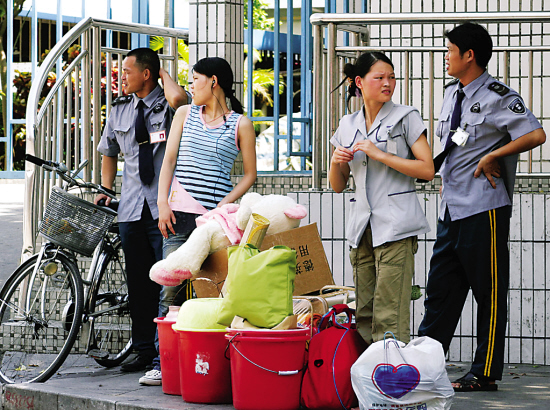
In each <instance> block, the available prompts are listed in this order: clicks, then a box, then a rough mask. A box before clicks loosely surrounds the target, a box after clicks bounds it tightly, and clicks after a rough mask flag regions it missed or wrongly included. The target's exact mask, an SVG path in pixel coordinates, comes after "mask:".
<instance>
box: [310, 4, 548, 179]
mask: <svg viewBox="0 0 550 410" xmlns="http://www.w3.org/2000/svg"><path fill="white" fill-rule="evenodd" d="M463 21H474V22H479V23H480V24H486V25H487V27H488V30H489V33H491V35H492V36H493V39H494V43H495V47H494V52H493V58H492V60H491V62H490V63H489V67H488V71H489V73H491V74H492V75H493V76H494V77H495V78H497V79H499V80H501V81H503V82H504V83H506V84H509V85H510V86H511V87H512V88H514V89H515V90H517V91H518V92H520V93H521V94H522V95H523V98H524V100H525V102H526V104H527V106H528V107H529V108H530V109H531V111H533V113H534V114H535V115H536V116H537V118H538V119H539V120H540V121H541V122H542V124H543V126H544V127H548V126H549V125H550V101H549V100H548V99H545V98H544V94H543V93H544V91H543V90H544V88H545V86H546V87H548V85H550V76H549V75H548V73H547V72H545V71H544V66H545V65H548V63H549V62H550V45H548V44H549V41H550V31H549V30H548V28H549V27H550V24H549V23H550V12H522V13H511V12H508V13H401V14H314V15H312V17H311V22H312V24H313V71H314V75H313V82H314V83H313V121H314V124H313V140H314V141H313V188H314V189H322V188H323V186H322V178H323V175H324V174H325V173H326V171H327V169H328V164H329V161H330V152H331V147H330V144H329V142H328V141H329V139H330V137H331V136H332V134H333V133H334V131H335V130H336V128H337V127H338V120H339V119H340V118H341V117H342V116H343V115H344V114H345V113H346V112H347V107H346V104H345V97H346V95H345V88H344V87H341V88H340V89H338V90H337V91H335V92H333V93H331V91H332V90H333V89H334V88H335V87H336V86H337V85H338V83H339V82H340V80H341V78H342V77H343V74H342V70H343V67H344V64H345V63H347V62H349V61H354V59H355V58H356V57H357V56H358V54H359V53H361V52H364V51H374V50H376V51H383V52H385V53H386V54H387V55H388V56H389V57H390V58H391V59H392V60H393V63H394V65H395V71H396V75H397V86H396V91H395V94H394V102H397V103H401V104H408V105H414V106H416V107H417V108H418V109H419V110H420V112H421V113H422V114H423V117H424V120H425V122H426V126H427V129H428V139H429V142H430V146H431V147H432V150H433V151H434V152H436V153H438V152H440V151H441V147H440V145H439V140H438V139H437V138H435V139H434V130H435V128H434V127H435V124H436V123H437V120H438V113H439V110H440V108H441V103H442V101H443V90H444V89H443V87H444V85H445V84H446V83H447V82H449V81H451V80H452V78H451V77H449V76H448V75H447V73H446V72H445V69H444V55H445V52H446V47H445V38H444V36H443V31H444V29H447V28H451V27H452V26H453V25H454V24H456V23H460V22H463ZM345 35H347V36H348V38H349V41H347V43H348V44H349V45H342V44H346V41H345V38H344V36H345ZM356 104H357V102H356ZM356 109H358V106H357V105H354V106H353V107H352V110H356ZM549 154H550V147H549V146H545V145H543V146H542V147H538V148H536V149H534V150H532V151H530V152H528V153H524V154H522V155H521V156H520V160H519V171H520V172H527V173H547V172H550V161H549V158H550V155H549Z"/></svg>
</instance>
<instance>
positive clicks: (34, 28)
mask: <svg viewBox="0 0 550 410" xmlns="http://www.w3.org/2000/svg"><path fill="white" fill-rule="evenodd" d="M31 7H32V14H31V81H32V80H34V73H35V72H36V66H37V65H38V16H37V12H36V0H32V6H31Z"/></svg>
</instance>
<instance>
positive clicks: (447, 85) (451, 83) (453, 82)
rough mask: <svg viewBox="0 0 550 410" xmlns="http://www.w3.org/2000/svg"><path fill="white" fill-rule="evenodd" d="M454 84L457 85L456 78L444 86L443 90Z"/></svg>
mask: <svg viewBox="0 0 550 410" xmlns="http://www.w3.org/2000/svg"><path fill="white" fill-rule="evenodd" d="M456 83H458V78H455V79H454V80H453V81H451V82H450V83H447V84H445V85H444V86H443V88H447V87H449V86H451V85H453V84H456Z"/></svg>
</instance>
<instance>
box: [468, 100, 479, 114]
mask: <svg viewBox="0 0 550 410" xmlns="http://www.w3.org/2000/svg"><path fill="white" fill-rule="evenodd" d="M470 111H471V112H475V113H478V112H480V111H481V106H480V105H479V103H478V102H476V103H475V104H474V105H472V107H471V108H470Z"/></svg>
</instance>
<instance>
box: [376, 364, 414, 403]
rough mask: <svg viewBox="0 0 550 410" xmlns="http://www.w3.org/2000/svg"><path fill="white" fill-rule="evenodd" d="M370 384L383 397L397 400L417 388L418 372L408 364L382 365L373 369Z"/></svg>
mask: <svg viewBox="0 0 550 410" xmlns="http://www.w3.org/2000/svg"><path fill="white" fill-rule="evenodd" d="M372 382H373V383H374V385H375V386H376V388H377V389H378V391H379V392H380V393H382V394H383V395H384V396H386V397H390V398H394V399H399V398H401V397H403V396H404V395H405V394H407V393H409V392H410V391H412V390H414V389H415V388H416V386H418V383H419V382H420V372H419V371H418V369H417V368H416V367H414V366H412V365H410V364H400V365H399V366H397V367H396V366H394V365H392V364H386V363H382V364H379V365H378V366H376V367H375V368H374V371H373V372H372Z"/></svg>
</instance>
